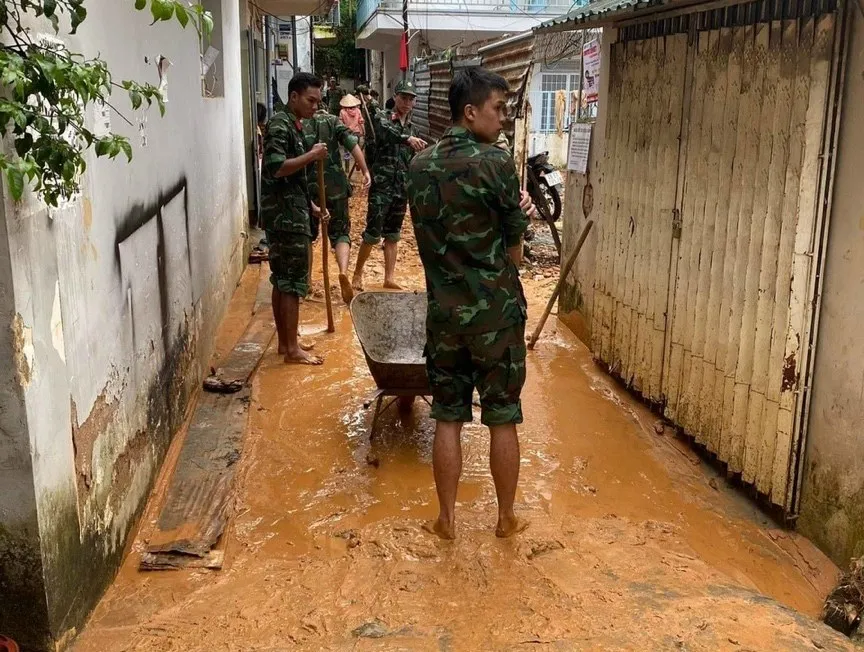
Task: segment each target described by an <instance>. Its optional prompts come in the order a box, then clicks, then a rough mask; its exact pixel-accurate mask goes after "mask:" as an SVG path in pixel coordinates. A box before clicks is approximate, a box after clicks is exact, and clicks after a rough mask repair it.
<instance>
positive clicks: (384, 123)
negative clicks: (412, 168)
mask: <svg viewBox="0 0 864 652" xmlns="http://www.w3.org/2000/svg"><path fill="white" fill-rule="evenodd" d="M374 122H375V138H376V139H377V140H378V144H379V145H407V144H408V139H409V137H410V134H403V133H402V132H401V131H399V129H397V128H396V125H394V124H393V121H392V120H390V118H389V117H388V116H387V114H386V113H385V112H381V113H379V114H378V115H377V116H375V118H374Z"/></svg>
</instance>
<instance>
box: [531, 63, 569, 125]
mask: <svg viewBox="0 0 864 652" xmlns="http://www.w3.org/2000/svg"><path fill="white" fill-rule="evenodd" d="M558 91H564V107H563V111H564V113H563V115H561V120H562V123H561V126H562V128H563V129H567V127H568V126H569V124H570V108H571V104H572V102H573V93H575V92H578V91H579V73H571V72H544V73H541V74H540V115H539V124H538V125H537V127H538V131H541V132H544V133H550V132H553V131H558V124H557V122H556V120H555V117H556V111H555V103H556V101H557V96H558ZM559 111H560V109H559Z"/></svg>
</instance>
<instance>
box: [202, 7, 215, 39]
mask: <svg viewBox="0 0 864 652" xmlns="http://www.w3.org/2000/svg"><path fill="white" fill-rule="evenodd" d="M201 31H202V32H203V33H204V36H210V35H211V34H212V33H213V16H212V15H211V14H210V12H209V11H205V12H204V13H203V14H201Z"/></svg>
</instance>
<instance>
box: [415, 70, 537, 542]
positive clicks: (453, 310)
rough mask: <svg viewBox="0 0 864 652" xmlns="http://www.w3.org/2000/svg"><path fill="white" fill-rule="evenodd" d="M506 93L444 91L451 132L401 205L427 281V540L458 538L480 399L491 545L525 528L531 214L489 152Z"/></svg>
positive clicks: (488, 88) (497, 83) (489, 81)
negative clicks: (522, 482) (468, 441)
mask: <svg viewBox="0 0 864 652" xmlns="http://www.w3.org/2000/svg"><path fill="white" fill-rule="evenodd" d="M507 91H508V86H507V82H506V81H505V80H504V79H503V78H502V77H500V76H499V75H496V74H494V73H491V72H489V71H487V70H484V69H483V68H468V69H465V70H461V71H459V72H458V73H456V75H455V77H454V78H453V82H452V83H451V84H450V91H449V97H448V99H449V103H450V113H451V117H452V120H453V126H452V127H450V128H449V129H448V130H447V131H446V132H444V136H443V137H442V138H441V140H440V141H438V143H436V144H435V145H433V146H432V147H429V148H428V149H426V150H424V151H423V152H420V153H419V154H418V155H417V156H416V157H414V160H413V161H411V164H410V166H409V169H408V175H407V177H408V178H407V182H408V202H409V205H410V207H411V221H412V223H413V225H414V234H415V236H416V238H417V249H418V251H419V252H420V260H421V261H422V263H423V270H424V272H425V274H426V294H427V297H428V308H427V313H426V349H425V351H426V370H427V372H428V376H429V384H430V386H431V389H432V398H433V402H432V411H431V412H430V414H429V416H430V417H432V418H433V419H435V420H436V424H435V441H434V444H433V447H432V466H433V469H434V475H435V486H436V488H437V491H438V504H439V507H440V511H439V514H438V518H437V519H435V520H434V521H432V522H431V523H428V524H426V526H425V528H426V529H427V530H428V531H430V532H432V533H434V534H436V535H437V536H439V537H441V538H442V539H453V538H455V536H456V514H455V510H456V492H457V490H458V487H459V476H460V475H461V473H462V445H461V443H460V442H461V440H460V436H461V433H462V426H463V424H464V423H469V422H471V421H472V400H473V399H472V397H473V395H474V390H475V389H476V390H477V392H478V394H479V395H480V410H481V411H480V421H481V422H482V423H483V424H484V425H486V426H488V427H489V431H490V437H491V443H490V447H489V462H490V467H491V469H492V478H493V480H494V482H495V493H496V495H497V498H498V523H497V525H496V528H495V534H496V535H497V536H498V537H502V538H505V537H509V536H512V535H514V534H518V533H519V532H521V531H523V530H524V529H525V528H526V527H527V525H528V524H527V522H526V521H525V520H523V519H521V518H519V517H517V516H516V513H515V511H514V501H515V498H516V487H517V485H518V482H519V465H520V462H519V460H520V453H519V435H518V433H517V431H516V425H517V424H519V423H522V403H521V393H522V386H523V385H524V383H525V319H526V316H527V304H526V302H525V295H524V293H523V291H522V284H521V282H520V281H519V269H518V265H519V263H520V262H521V258H522V236H523V234H524V233H525V229H526V228H527V227H528V218H529V216H530V215H531V214H532V213H533V212H534V207H533V205H532V203H531V199H530V198H529V196H528V194H527V193H525V192H524V191H520V187H519V177H518V176H517V175H516V166H515V165H514V163H513V157H512V156H510V154H509V153H507V152H505V151H502V149H501V148H499V147H496V143H497V142H498V136H499V134H500V133H501V127H502V123H503V121H504V117H505V115H506V111H507V102H506V95H507Z"/></svg>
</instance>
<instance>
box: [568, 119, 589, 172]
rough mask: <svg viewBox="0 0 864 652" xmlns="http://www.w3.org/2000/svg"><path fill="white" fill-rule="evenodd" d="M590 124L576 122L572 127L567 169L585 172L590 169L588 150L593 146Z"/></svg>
mask: <svg viewBox="0 0 864 652" xmlns="http://www.w3.org/2000/svg"><path fill="white" fill-rule="evenodd" d="M592 126H593V125H590V124H574V125H571V127H570V148H569V150H568V152H567V169H568V170H570V171H571V172H578V173H579V174H585V173H586V172H587V171H588V152H589V150H590V147H591V127H592Z"/></svg>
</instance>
